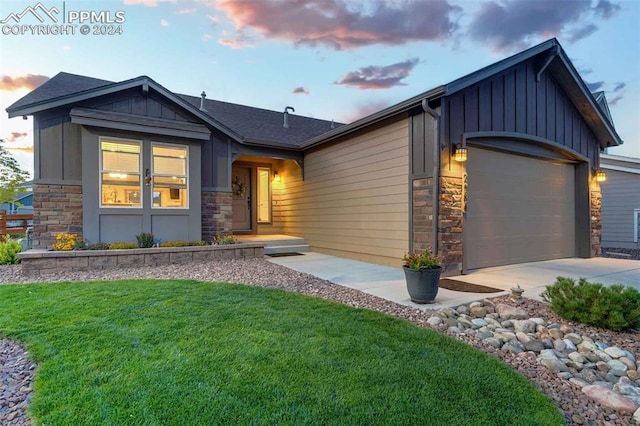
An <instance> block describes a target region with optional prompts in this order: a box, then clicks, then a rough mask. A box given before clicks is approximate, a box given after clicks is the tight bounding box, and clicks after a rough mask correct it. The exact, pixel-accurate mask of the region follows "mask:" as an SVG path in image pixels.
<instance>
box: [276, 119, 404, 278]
mask: <svg viewBox="0 0 640 426" xmlns="http://www.w3.org/2000/svg"><path fill="white" fill-rule="evenodd" d="M408 144H409V137H408V120H407V119H406V117H403V118H401V119H399V120H398V119H396V120H395V121H389V122H386V123H384V124H382V125H380V126H379V127H377V128H375V129H372V130H370V131H368V132H366V133H361V134H358V135H356V136H353V137H350V138H347V139H345V140H343V141H341V142H339V143H337V144H332V145H330V146H328V147H323V148H321V149H319V150H317V151H313V152H311V153H309V154H307V155H306V156H305V158H304V181H302V179H301V177H302V176H301V173H300V171H299V170H297V169H296V168H295V167H296V166H295V165H293V166H291V165H289V166H290V167H287V168H286V169H285V176H283V179H284V185H285V190H284V191H283V192H282V193H281V194H280V198H279V200H278V204H277V206H274V210H275V211H276V212H277V215H278V216H279V217H280V219H281V221H282V224H283V228H284V231H285V233H286V234H289V235H296V236H301V237H304V238H305V240H306V242H307V244H309V245H310V246H311V247H312V249H313V250H314V251H318V252H324V253H329V254H334V255H338V256H342V257H347V258H352V259H357V260H364V261H368V262H375V263H378V264H383V265H389V266H396V267H398V266H399V265H400V262H401V258H402V256H403V255H404V253H405V252H406V251H407V250H408V247H409V242H408V236H409V224H408V218H409V195H408V192H409V191H408V173H409V156H408V149H409V145H408ZM288 163H289V162H288Z"/></svg>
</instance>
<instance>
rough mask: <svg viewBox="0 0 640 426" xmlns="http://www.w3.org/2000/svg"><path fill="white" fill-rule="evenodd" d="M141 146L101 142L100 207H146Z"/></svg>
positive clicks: (103, 140)
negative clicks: (144, 203) (143, 205)
mask: <svg viewBox="0 0 640 426" xmlns="http://www.w3.org/2000/svg"><path fill="white" fill-rule="evenodd" d="M140 150H141V143H140V142H139V141H129V140H123V139H113V138H101V139H100V205H101V206H102V207H142V197H141V195H140V194H141V193H142V179H141V173H140V169H141V164H140V160H141V156H140Z"/></svg>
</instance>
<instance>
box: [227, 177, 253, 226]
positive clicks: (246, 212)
mask: <svg viewBox="0 0 640 426" xmlns="http://www.w3.org/2000/svg"><path fill="white" fill-rule="evenodd" d="M231 191H232V193H233V202H232V206H233V231H234V232H235V231H251V168H249V167H240V166H234V167H233V168H232V178H231Z"/></svg>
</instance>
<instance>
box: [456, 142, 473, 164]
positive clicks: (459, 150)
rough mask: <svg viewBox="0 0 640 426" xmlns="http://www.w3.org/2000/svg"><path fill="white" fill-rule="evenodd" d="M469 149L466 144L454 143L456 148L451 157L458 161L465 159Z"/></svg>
mask: <svg viewBox="0 0 640 426" xmlns="http://www.w3.org/2000/svg"><path fill="white" fill-rule="evenodd" d="M468 153H469V150H468V149H467V147H466V146H462V144H458V145H456V150H455V152H454V154H453V159H454V160H456V161H457V162H459V163H462V162H465V161H467V155H468Z"/></svg>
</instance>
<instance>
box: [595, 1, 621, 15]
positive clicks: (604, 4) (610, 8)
mask: <svg viewBox="0 0 640 426" xmlns="http://www.w3.org/2000/svg"><path fill="white" fill-rule="evenodd" d="M593 10H594V11H595V13H596V15H600V16H601V17H602V18H603V19H609V18H611V17H612V16H614V15H615V14H616V13H618V12H619V11H620V5H619V4H615V3H611V2H610V1H607V0H600V1H599V2H598V4H597V5H596V7H594V8H593Z"/></svg>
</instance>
